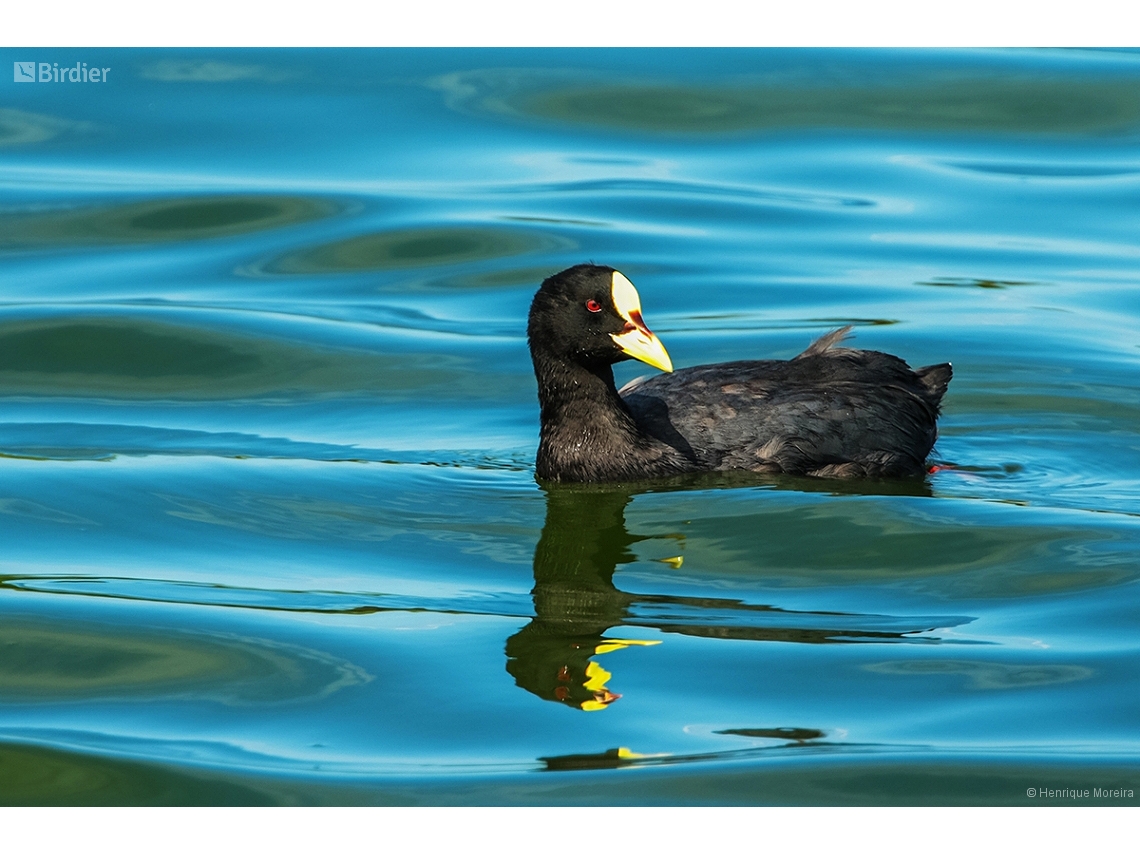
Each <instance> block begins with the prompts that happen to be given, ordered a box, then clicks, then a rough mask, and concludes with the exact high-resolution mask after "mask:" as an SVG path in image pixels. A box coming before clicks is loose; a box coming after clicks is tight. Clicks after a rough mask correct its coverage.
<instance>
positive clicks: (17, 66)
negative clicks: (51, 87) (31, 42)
mask: <svg viewBox="0 0 1140 855" xmlns="http://www.w3.org/2000/svg"><path fill="white" fill-rule="evenodd" d="M110 73H111V69H109V68H97V67H95V66H92V67H90V68H88V67H87V63H85V62H77V63H75V65H72V66H68V65H65V66H63V67H62V68H61V67H60V65H59V63H58V62H13V63H12V79H13V80H14V81H15V82H16V83H106V82H107V76H108V75H109V74H110Z"/></svg>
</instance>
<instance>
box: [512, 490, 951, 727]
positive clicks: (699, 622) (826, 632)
mask: <svg viewBox="0 0 1140 855" xmlns="http://www.w3.org/2000/svg"><path fill="white" fill-rule="evenodd" d="M662 486H664V485H658V486H657V487H656V489H661V488H662ZM678 486H681V487H683V486H684V485H674V486H672V487H669V486H665V489H676V488H677V487H678ZM705 486H708V485H705ZM543 489H544V491H545V493H546V522H545V524H544V526H543V529H542V537H541V538H540V539H539V541H538V546H537V547H536V548H535V552H534V588H533V590H532V592H531V593H532V596H533V598H534V611H535V617H534V619H533V620H532V621H531V622H530V623H529V624H527V625H526V626H525V627H523V628H522V629H521V630H520V631H519V632H517V633H515V634H514V635H513V636H511V637H510V638H509V639H508V640H507V645H506V653H507V671H508V672H510V674H511V676H513V677H514V678H515V683H516V684H517V685H518V686H520V687H522V688H524V689H526V690H527V691H528V692H531V693H533V694H535V695H538V696H539V697H540V698H543V699H544V700H548V701H556V702H558V703H562V704H566V705H568V706H570V707H573V708H576V709H580V710H585V711H593V710H601V709H605V708H606V707H607V706H608V705H609V704H611V703H613V702H614V701H615V700H617V699H618V698H620V697H621V695H619V694H615V693H614V692H613V691H611V689H610V688H609V686H608V685H607V683H608V682H609V680H610V678H611V676H612V675H611V674H610V672H609V671H607V670H606V669H605V668H603V667H602V666H601V665H600V664H599V663H598V661H597V659H596V657H598V656H599V655H601V654H605V653H610V652H612V651H615V650H620V649H624V648H630V647H634V646H648V645H653V644H659V643H660V642H658V641H645V640H638V639H631V638H624V637H622V635H621V634H618V635H615V636H607V635H606V633H607V632H608V631H609V630H611V629H613V628H615V627H622V626H626V627H634V626H636V627H645V628H650V629H655V630H657V631H660V632H666V633H681V634H684V635H693V636H704V637H710V638H732V639H747V640H756V641H785V642H801V643H809V644H827V643H837V642H859V641H878V642H887V641H909V642H919V643H937V642H938V641H939V639H937V638H934V637H931V636H929V635H921V636H920V635H918V634H919V633H926V632H929V631H930V630H932V629H934V628H937V627H949V626H955V625H957V624H961V623H966V622H968V621H969V620H971V618H968V617H961V616H939V617H922V616H919V617H913V616H911V617H905V618H903V617H892V616H889V615H859V614H844V613H836V612H796V611H788V610H784V609H780V608H777V607H774V606H769V605H753V604H748V603H744V602H742V601H740V600H734V599H727V598H713V597H679V596H670V595H660V594H643V595H639V594H635V593H627V592H625V591H621V590H619V589H618V588H617V587H615V585H614V582H613V576H614V571H615V569H616V568H617V566H618V565H619V564H629V563H631V562H633V561H635V560H637V556H636V555H635V554H634V553H633V551H632V550H631V547H632V546H633V545H634V544H636V543H638V542H639V541H642V540H647V539H649V538H648V537H641V536H638V535H634V534H630V532H629V531H628V530H627V528H626V525H625V508H626V506H627V505H628V504H629V503H630V501H631V500H632V498H633V496H634V495H635V494H636V493H637V492H641V491H638V490H634V489H631V488H628V487H625V488H622V487H615V486H614V485H608V486H599V485H561V484H559V485H549V486H546V487H544V488H543ZM914 489H915V490H917V491H921V490H923V489H924V487H923V486H922V485H921V482H918V483H917V484H915V486H914ZM677 537H678V538H679V539H683V538H681V537H680V536H677Z"/></svg>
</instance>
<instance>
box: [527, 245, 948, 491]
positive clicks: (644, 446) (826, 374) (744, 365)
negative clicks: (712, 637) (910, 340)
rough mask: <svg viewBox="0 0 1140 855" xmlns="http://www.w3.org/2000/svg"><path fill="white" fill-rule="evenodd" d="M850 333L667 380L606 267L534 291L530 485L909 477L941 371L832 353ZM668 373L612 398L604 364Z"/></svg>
mask: <svg viewBox="0 0 1140 855" xmlns="http://www.w3.org/2000/svg"><path fill="white" fill-rule="evenodd" d="M849 330H850V327H844V328H843V329H840V330H836V331H835V332H832V333H829V334H828V335H825V336H823V337H822V338H820V339H818V340H817V341H815V342H814V343H813V344H812V345H811V346H810V347H808V349H807V350H805V351H804V352H803V353H801V354H800V355H799V356H797V357H795V358H794V359H790V360H787V361H781V360H748V361H743V362H722V363H718V364H716V365H699V366H696V367H694V368H683V369H681V370H679V371H673V365H672V362H671V361H670V359H669V355H668V354H667V353H666V352H665V348H664V346H663V345H662V344H661V342H660V341H659V340H658V338H657V336H655V335H654V334H653V333H651V332H650V331H649V329H648V327H646V325H645V322H644V321H643V320H642V317H641V301H640V298H639V297H638V294H637V290H636V289H635V288H634V287H633V283H631V282H630V281H629V280H628V279H627V278H626V277H625V276H623V275H622V274H621V273H619V272H618V271H617V270H615V269H614V268H612V267H603V266H599V265H594V264H579V265H577V266H575V267H571V268H569V269H568V270H563V271H562V272H561V273H558V274H556V275H554V276H551V277H550V278H549V279H547V280H546V281H545V282H543V283H542V287H541V288H539V290H538V293H537V294H535V297H534V302H533V303H532V304H531V308H530V318H529V323H528V325H527V338H528V340H529V343H530V353H531V359H532V360H533V362H534V373H535V377H536V378H537V380H538V399H539V403H540V405H541V407H542V414H541V422H542V430H541V435H540V439H539V446H538V458H537V461H536V465H535V474H536V475H537V476H538V477H539V478H541V479H544V480H551V481H626V480H642V479H648V478H659V477H664V476H669V475H678V474H683V473H687V472H704V471H717V470H750V471H753V472H783V473H788V474H794V475H814V476H819V477H830V478H858V477H904V476H918V475H922V474H924V472H925V471H926V468H925V461H926V456H927V454H929V453H930V449H931V448H932V447H933V445H934V440H935V437H936V436H937V434H938V432H937V429H936V428H935V421H936V419H937V417H938V410H939V402H940V401H941V400H942V396H943V394H944V393H945V392H946V386H947V384H948V383H949V382H950V377H951V373H952V372H951V368H950V365H949V363H943V364H941V365H929V366H927V367H925V368H919V369H918V370H917V371H914V370H912V369H911V368H910V367H909V366H908V365H907V364H906V363H905V362H903V361H902V360H901V359H899V358H898V357H896V356H891V355H889V354H886V353H878V352H876V351H873V350H853V349H850V348H847V347H842V346H840V342H841V340H842V339H843V337H844V336H845V335H846V333H847V332H848V331H849ZM629 358H634V359H640V360H641V361H642V362H645V363H647V364H649V365H652V366H654V367H655V368H659V369H661V370H662V371H665V372H670V373H667V374H661V375H657V376H654V377H651V378H648V379H639V380H635V381H633V382H632V383H629V384H627V385H626V386H625V387H624V388H622V389H621V390H620V391H619V390H618V389H617V388H616V387H615V385H614V375H613V367H612V366H613V363H615V362H619V361H621V360H624V359H629Z"/></svg>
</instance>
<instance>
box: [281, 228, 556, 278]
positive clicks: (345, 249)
mask: <svg viewBox="0 0 1140 855" xmlns="http://www.w3.org/2000/svg"><path fill="white" fill-rule="evenodd" d="M560 243H561V242H559V241H557V240H555V239H554V238H551V237H547V236H543V235H538V234H534V233H532V232H528V231H521V230H511V229H494V228H482V227H446V228H419V229H401V230H398V231H390V232H374V233H371V234H365V235H357V236H356V237H351V238H347V239H345V240H339V241H335V242H333V243H327V244H322V245H320V246H315V247H310V248H308V249H303V250H300V251H298V252H293V253H289V254H287V255H283V256H281V257H280V258H277V259H275V260H273V261H271V262H269V263H268V264H267V265H266V266H265V268H264V269H265V270H266V271H268V272H270V273H284V274H290V273H292V274H297V273H302V274H304V273H309V274H312V273H351V272H358V271H365V270H396V269H402V268H409V267H429V266H436V265H450V264H463V263H467V262H472V261H484V260H486V259H491V258H504V257H507V256H512V255H521V254H523V253H527V252H535V251H537V250H541V249H548V248H553V247H554V246H558V245H560Z"/></svg>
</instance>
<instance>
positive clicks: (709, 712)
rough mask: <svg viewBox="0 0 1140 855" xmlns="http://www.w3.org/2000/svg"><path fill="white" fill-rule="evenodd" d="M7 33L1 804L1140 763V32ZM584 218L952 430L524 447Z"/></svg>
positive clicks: (734, 325)
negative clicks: (539, 354) (614, 462)
mask: <svg viewBox="0 0 1140 855" xmlns="http://www.w3.org/2000/svg"><path fill="white" fill-rule="evenodd" d="M4 53H5V56H7V57H8V59H10V60H12V61H13V62H15V61H27V60H31V59H35V60H36V61H38V62H57V63H59V64H60V65H61V66H68V65H74V64H75V62H77V61H80V62H86V63H88V65H90V66H94V65H99V66H101V67H109V68H111V69H112V72H111V75H110V76H109V78H108V81H107V83H105V84H98V85H95V84H87V85H80V84H74V85H73V84H39V83H37V84H35V85H21V84H16V83H4V84H2V85H3V90H2V91H3V102H2V103H0V543H3V550H2V552H0V644H2V646H3V649H4V651H5V655H4V657H3V658H2V659H0V801H3V802H4V803H8V804H153V803H161V804H273V803H277V804H280V803H285V804H309V803H323V804H368V803H373V804H453V803H459V804H917V803H922V804H1042V803H1049V804H1059V803H1064V802H1067V801H1077V802H1081V803H1096V804H1135V798H1134V797H1133V796H1127V795H1126V796H1113V797H1094V796H1090V797H1089V798H1081V799H1075V800H1073V799H1064V798H1048V797H1046V798H1044V799H1042V798H1040V797H1034V798H1030V797H1028V796H1027V794H1026V793H1027V790H1028V789H1029V788H1031V787H1032V788H1035V789H1040V788H1050V787H1052V788H1057V789H1063V788H1069V789H1074V788H1075V789H1085V788H1087V789H1089V790H1090V791H1091V790H1093V789H1094V788H1096V787H1099V788H1101V789H1113V788H1123V789H1124V790H1125V791H1126V792H1133V793H1134V792H1135V790H1137V789H1140V774H1138V772H1140V733H1138V729H1137V722H1138V721H1140V681H1138V679H1137V677H1138V676H1140V675H1138V673H1137V664H1136V663H1137V661H1138V657H1137V653H1138V652H1140V651H1138V645H1140V642H1138V636H1137V615H1138V614H1140V587H1138V579H1140V384H1138V381H1137V378H1138V377H1140V332H1138V330H1140V288H1138V287H1137V280H1138V278H1140V241H1138V239H1137V234H1138V233H1140V232H1138V230H1137V227H1138V226H1140V213H1138V211H1140V208H1138V207H1137V200H1138V199H1140V157H1138V156H1137V150H1138V149H1137V142H1138V139H1140V137H1138V134H1140V99H1138V98H1137V93H1140V58H1138V56H1137V55H1136V54H1134V53H1129V52H1123V53H1121V52H1107V51H960V52H945V51H925V52H922V51H870V50H864V51H837V50H828V51H800V50H794V51H785V50H757V51H747V50H717V51H690V50H683V51H675V50H636V51H629V50H626V51H609V50H388V51H295V50H265V51H232V50H231V51H225V50H209V51H197V52H195V51H168V50H153V51H151V50H46V49H45V50H36V51H30V52H28V51H25V52H23V53H19V52H12V51H5V52H4ZM33 54H34V56H33ZM585 260H593V261H596V262H598V263H604V264H610V265H613V266H615V267H618V268H620V269H621V270H622V271H623V272H624V273H625V274H626V275H628V276H629V277H630V278H631V279H632V280H633V281H634V282H635V283H636V284H637V285H638V287H639V289H640V292H641V296H642V301H643V308H644V310H645V315H646V318H647V321H648V322H649V324H650V325H651V326H652V327H653V329H654V330H655V331H656V332H657V333H658V334H659V335H660V336H661V337H662V339H663V341H664V342H665V343H666V345H667V347H668V348H669V351H670V354H671V355H672V357H673V360H674V363H675V364H676V365H678V366H688V365H695V364H700V363H704V362H713V361H721V360H732V359H744V358H788V357H791V356H794V355H795V354H796V353H798V352H799V351H800V350H802V349H803V348H804V347H805V346H806V345H807V344H808V343H809V342H810V341H811V340H812V338H813V337H815V336H818V335H821V334H823V333H825V332H828V331H829V330H831V329H834V328H835V327H837V326H841V325H845V324H852V325H854V327H855V328H856V336H857V337H856V343H857V344H858V345H861V346H863V347H867V348H873V349H881V350H886V351H890V352H892V353H897V354H899V355H900V356H902V357H904V358H905V359H907V360H908V361H909V362H910V363H911V364H912V365H916V366H917V365H926V364H930V363H935V362H942V361H951V362H953V364H954V371H955V376H954V380H953V383H952V384H951V386H950V391H949V393H948V395H947V397H946V399H945V404H944V415H943V419H942V422H941V437H940V439H939V442H938V445H937V446H936V448H935V454H934V460H933V461H932V462H933V463H937V464H939V466H940V468H938V469H937V471H935V472H933V473H932V474H930V475H929V476H928V477H927V478H925V479H923V480H920V481H908V482H865V483H845V482H835V481H825V480H806V479H797V478H764V479H761V478H754V477H744V476H740V477H736V476H727V475H720V476H716V477H694V478H684V479H678V480H674V481H667V482H659V483H637V484H620V485H610V486H606V487H544V486H541V485H539V484H537V483H536V482H535V480H534V477H533V469H532V461H533V455H534V451H535V447H536V445H537V431H538V415H537V401H536V398H535V389H534V380H533V375H532V374H531V367H530V361H529V357H528V355H527V351H526V344H525V336H524V332H525V316H526V311H527V307H528V305H529V301H530V298H531V296H532V294H533V293H534V290H535V289H536V287H537V286H538V284H539V283H540V282H541V281H542V279H543V278H544V277H546V276H548V275H550V274H552V273H554V272H557V271H558V270H560V269H562V268H564V267H567V266H569V265H571V264H575V263H579V262H581V261H585ZM645 370H647V369H646V367H645V366H642V365H629V364H626V365H622V366H619V369H618V374H619V382H623V381H625V380H628V379H631V378H633V377H635V376H637V375H638V374H641V373H643V372H644V371H645Z"/></svg>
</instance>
